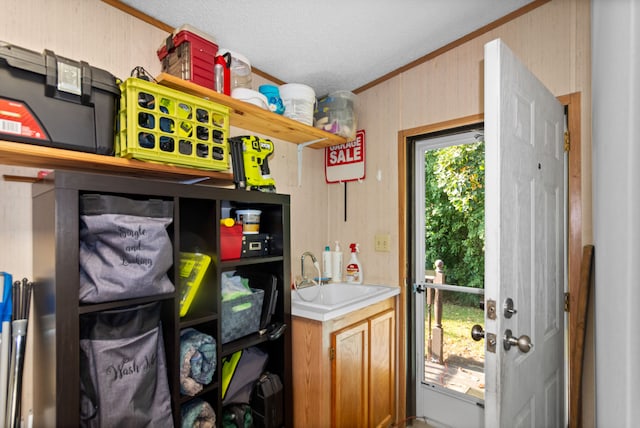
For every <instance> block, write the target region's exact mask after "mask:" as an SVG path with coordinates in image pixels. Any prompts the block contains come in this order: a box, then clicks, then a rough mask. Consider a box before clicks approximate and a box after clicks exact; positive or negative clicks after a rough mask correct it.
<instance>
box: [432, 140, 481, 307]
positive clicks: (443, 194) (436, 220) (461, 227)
mask: <svg viewBox="0 0 640 428" xmlns="http://www.w3.org/2000/svg"><path fill="white" fill-rule="evenodd" d="M425 219H426V226H425V239H426V242H425V244H426V245H425V250H426V253H425V269H428V270H431V269H433V268H434V264H435V261H436V260H438V259H440V260H443V261H444V264H445V274H446V282H447V284H455V285H462V286H468V287H474V288H484V142H478V143H473V144H465V145H460V146H452V147H445V148H442V149H436V150H430V151H428V152H427V153H426V154H425ZM454 294H459V293H454ZM469 297H471V296H469ZM474 301H475V302H477V297H476V298H475V300H474Z"/></svg>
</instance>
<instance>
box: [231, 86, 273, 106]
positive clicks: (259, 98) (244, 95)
mask: <svg viewBox="0 0 640 428" xmlns="http://www.w3.org/2000/svg"><path fill="white" fill-rule="evenodd" d="M231 98H235V99H238V100H241V101H244V102H247V103H249V104H253V105H255V106H258V107H260V108H262V109H265V110H269V101H267V97H265V96H264V95H263V94H261V93H260V92H258V91H254V90H253V89H247V88H233V89H232V90H231Z"/></svg>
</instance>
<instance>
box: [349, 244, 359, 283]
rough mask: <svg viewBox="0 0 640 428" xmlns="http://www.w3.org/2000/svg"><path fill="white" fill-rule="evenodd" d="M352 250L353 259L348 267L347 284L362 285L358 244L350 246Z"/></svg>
mask: <svg viewBox="0 0 640 428" xmlns="http://www.w3.org/2000/svg"><path fill="white" fill-rule="evenodd" d="M349 248H350V249H351V259H350V260H349V264H348V265H347V283H349V284H362V265H361V264H360V261H359V260H358V255H357V254H358V252H359V251H360V249H359V248H358V244H351V245H349Z"/></svg>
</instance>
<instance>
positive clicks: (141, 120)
mask: <svg viewBox="0 0 640 428" xmlns="http://www.w3.org/2000/svg"><path fill="white" fill-rule="evenodd" d="M120 89H121V97H120V112H119V114H118V132H116V140H115V152H116V155H117V156H120V157H124V158H129V159H130V158H135V159H140V160H146V161H153V162H160V163H166V164H171V165H180V166H189V167H194V168H201V169H210V170H215V171H224V170H228V169H229V148H228V143H227V137H228V136H229V108H228V107H225V106H223V105H220V104H217V103H214V102H212V101H208V100H205V99H203V98H199V97H196V96H193V95H190V94H185V93H184V92H180V91H177V90H175V89H171V88H167V87H164V86H161V85H158V84H157V83H151V82H148V81H146V80H142V79H138V78H135V77H130V78H128V79H127V80H125V81H124V82H123V83H122V84H121V85H120Z"/></svg>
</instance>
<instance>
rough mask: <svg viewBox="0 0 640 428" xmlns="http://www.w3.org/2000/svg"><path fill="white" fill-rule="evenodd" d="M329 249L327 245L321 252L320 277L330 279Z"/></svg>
mask: <svg viewBox="0 0 640 428" xmlns="http://www.w3.org/2000/svg"><path fill="white" fill-rule="evenodd" d="M332 258H333V257H332V255H331V248H330V247H329V246H328V245H327V246H326V247H324V251H323V252H322V277H323V278H331V275H333V268H332V266H331V265H332V261H333V260H332Z"/></svg>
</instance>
